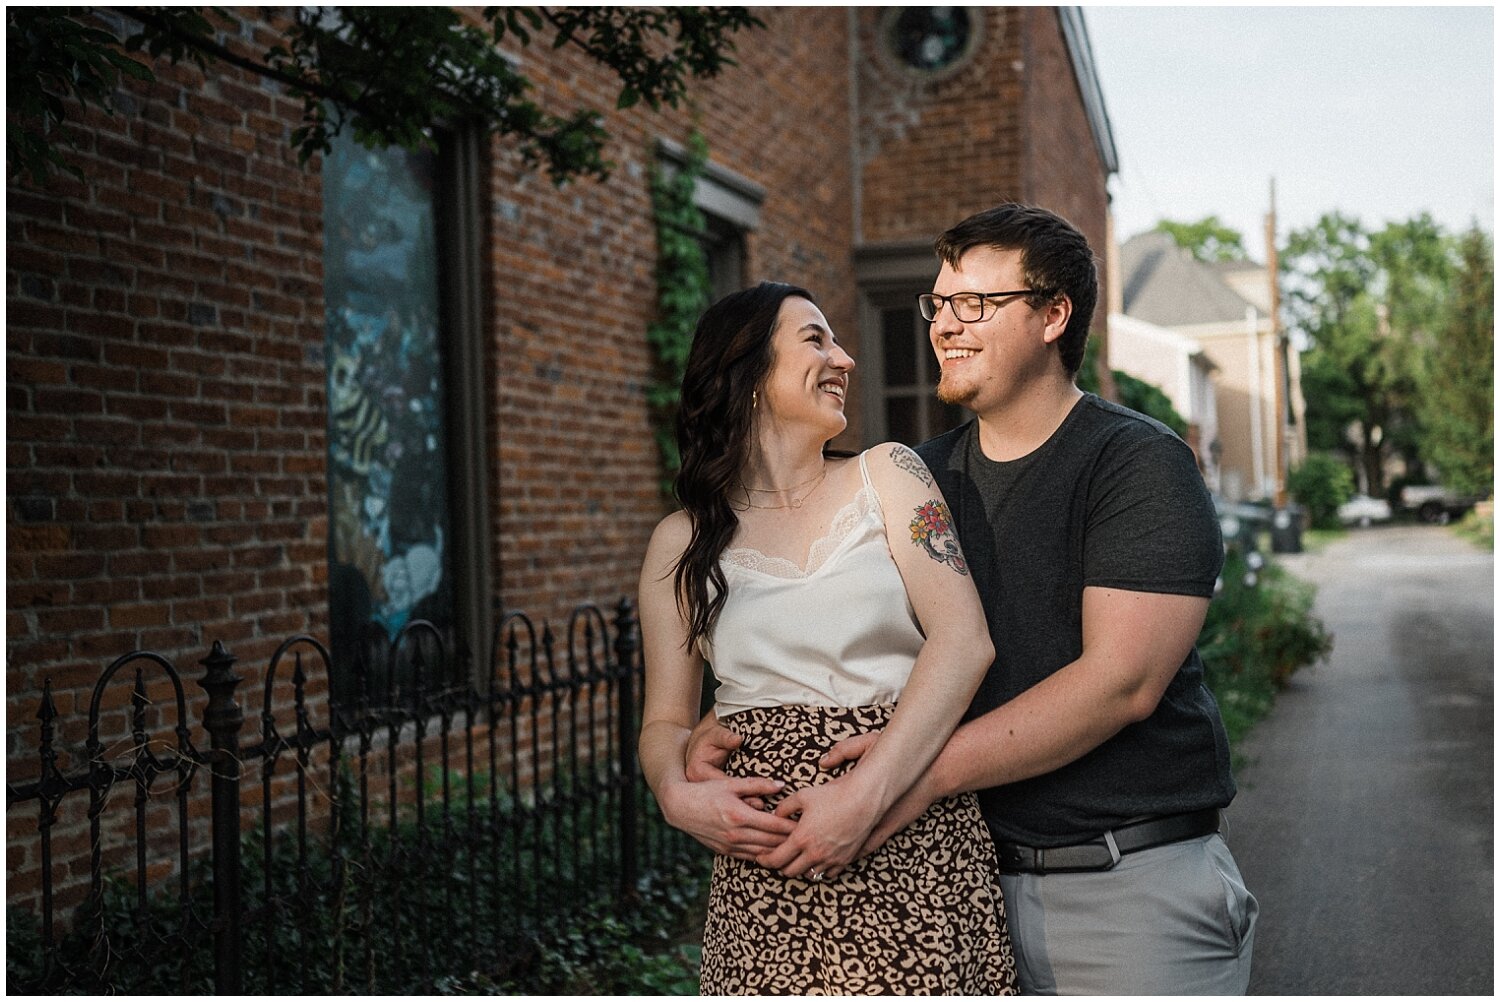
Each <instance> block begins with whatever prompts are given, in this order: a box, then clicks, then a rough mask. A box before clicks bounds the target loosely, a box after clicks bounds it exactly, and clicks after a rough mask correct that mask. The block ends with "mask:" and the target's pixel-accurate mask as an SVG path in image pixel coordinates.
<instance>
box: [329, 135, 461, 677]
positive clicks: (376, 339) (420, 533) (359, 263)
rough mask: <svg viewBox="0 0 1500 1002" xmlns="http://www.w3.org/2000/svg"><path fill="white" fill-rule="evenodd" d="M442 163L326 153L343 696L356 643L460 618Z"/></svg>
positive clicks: (335, 610) (333, 521) (332, 503)
mask: <svg viewBox="0 0 1500 1002" xmlns="http://www.w3.org/2000/svg"><path fill="white" fill-rule="evenodd" d="M434 168H435V163H434V158H433V156H432V155H430V154H426V153H410V152H407V151H404V150H401V149H399V148H391V149H388V150H384V151H372V150H366V149H364V148H363V147H361V146H359V145H358V144H356V143H354V142H353V141H352V140H350V139H347V138H342V137H341V138H340V139H339V140H338V141H337V143H336V146H335V149H334V151H333V152H332V153H331V154H330V155H329V156H327V157H325V158H324V164H323V205H324V210H323V214H324V218H323V222H324V251H323V270H324V295H325V299H326V323H327V363H328V401H329V408H328V412H329V429H328V442H329V463H328V470H329V476H328V486H329V495H330V496H329V513H330V520H329V521H330V530H329V591H330V596H329V597H330V618H331V620H332V622H331V624H330V632H331V634H332V636H331V639H332V642H333V654H334V661H335V675H336V677H335V679H334V680H333V682H334V691H335V694H336V695H350V694H352V692H353V685H354V683H353V677H352V668H353V663H354V659H355V657H356V654H357V652H358V651H359V650H360V649H361V644H363V643H367V642H369V641H370V640H371V639H372V638H376V637H384V638H385V639H387V640H388V639H390V638H393V637H395V635H396V634H397V633H398V632H399V631H400V630H401V628H402V627H403V626H404V625H406V623H408V622H410V621H411V620H413V619H428V620H432V621H433V622H434V623H436V624H437V625H438V626H439V628H441V629H442V630H443V631H444V632H445V633H450V628H451V625H452V609H453V598H452V583H451V582H452V574H451V573H450V568H451V561H450V559H449V555H448V545H449V541H450V539H451V535H450V532H449V525H448V498H447V481H448V477H447V463H446V458H445V457H446V453H445V449H446V444H445V440H444V427H443V414H444V400H443V367H442V357H441V348H442V343H441V337H440V331H439V316H440V310H439V302H438V296H439V291H438V272H437V268H438V261H437V247H436V243H437V239H436V233H435V229H436V226H435V215H436V205H435V192H434V176H435V170H434ZM450 635H451V633H450ZM384 681H385V680H384V679H381V680H377V682H376V684H380V683H383V682H384Z"/></svg>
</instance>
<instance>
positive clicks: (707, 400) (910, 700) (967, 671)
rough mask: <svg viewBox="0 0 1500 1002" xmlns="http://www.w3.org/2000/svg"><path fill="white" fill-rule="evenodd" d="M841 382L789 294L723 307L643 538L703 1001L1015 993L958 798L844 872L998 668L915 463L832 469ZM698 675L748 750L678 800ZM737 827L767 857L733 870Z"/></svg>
mask: <svg viewBox="0 0 1500 1002" xmlns="http://www.w3.org/2000/svg"><path fill="white" fill-rule="evenodd" d="M853 369H854V360H853V359H852V358H850V357H849V355H848V354H847V353H846V352H845V351H844V350H843V348H841V347H840V346H839V344H838V341H837V340H836V339H835V338H834V336H833V332H832V331H831V330H830V329H829V326H828V321H827V320H826V319H824V317H823V314H822V312H821V311H819V309H818V307H817V306H816V305H815V303H814V302H813V299H812V296H811V295H810V294H808V293H807V292H806V291H805V290H802V289H798V288H795V287H793V286H789V285H783V284H780V283H762V284H761V285H759V286H757V287H756V288H753V289H747V290H745V291H743V292H738V293H735V294H733V295H730V296H727V297H725V298H724V299H722V300H720V301H719V302H718V303H716V304H714V305H713V306H712V307H711V308H710V309H709V310H708V311H707V312H706V313H705V314H704V315H703V318H702V319H701V320H700V321H699V324H698V329H697V331H696V332H695V334H694V338H693V346H692V350H691V352H690V354H689V357H688V364H687V371H686V374H685V376H684V379H683V386H682V403H681V410H680V415H679V418H678V426H677V437H678V444H679V447H680V449H681V454H682V471H681V473H680V474H679V476H678V478H677V485H676V487H677V496H678V499H679V500H680V501H681V503H682V505H683V509H684V510H682V511H679V512H676V513H674V514H672V515H670V516H668V517H667V518H666V519H664V520H663V521H662V522H661V524H660V525H658V526H657V528H656V532H655V533H654V535H653V536H652V538H651V544H650V547H649V549H648V551H647V554H646V560H645V566H644V567H643V568H642V571H641V583H640V608H641V630H642V639H643V643H644V647H645V657H646V695H645V713H644V720H643V724H642V729H641V738H640V758H641V763H642V766H643V769H644V771H645V774H646V778H647V781H648V782H649V783H650V784H651V788H652V790H653V791H654V792H655V793H656V796H657V799H658V801H659V802H660V804H661V805H662V810H663V813H664V814H665V815H666V817H667V820H668V821H669V822H670V823H671V824H673V825H675V826H676V827H679V828H682V829H684V830H686V831H688V832H690V833H692V834H693V835H694V836H695V837H698V838H699V839H700V840H701V841H704V842H705V843H706V844H708V845H709V846H710V847H711V848H714V849H715V850H716V851H717V852H720V853H721V854H720V855H718V856H717V857H716V858H715V860H714V874H713V882H712V886H711V888H710V891H709V911H708V919H707V923H706V925H705V930H704V946H703V984H702V990H703V993H704V994H742V993H753V994H792V993H795V994H823V993H834V994H868V993H904V994H919V993H939V992H941V993H945V994H956V993H963V994H994V993H999V992H1008V991H1013V990H1014V989H1013V984H1014V964H1013V961H1012V959H1011V953H1010V943H1009V939H1008V936H1007V934H1006V932H1005V925H1004V912H1003V908H1002V905H1001V902H1000V890H999V885H998V882H997V881H996V878H995V876H994V874H995V863H994V851H993V847H992V845H991V843H990V839H989V835H988V833H987V832H986V830H985V828H984V824H983V822H982V820H981V818H980V815H979V810H978V807H977V805H976V804H975V802H974V800H973V798H972V796H965V797H962V798H954V799H952V800H948V801H944V802H942V803H939V804H935V805H934V806H933V807H932V808H931V809H929V810H928V812H927V813H926V814H924V815H923V816H922V817H921V818H919V819H918V820H917V821H916V822H914V823H913V824H911V825H910V826H908V827H907V828H906V829H905V830H903V831H902V832H900V833H898V834H897V835H896V836H894V837H893V838H892V839H890V840H889V841H888V842H887V843H886V844H885V845H884V846H883V847H882V848H881V849H880V850H878V851H877V852H875V853H873V854H871V855H870V856H868V857H867V858H865V859H861V860H858V861H856V856H857V855H858V852H859V850H860V847H861V845H862V844H863V843H864V841H865V838H866V837H867V836H868V835H869V833H870V832H871V830H872V829H873V827H874V826H875V823H876V822H877V821H878V820H879V819H880V817H881V816H882V815H883V814H884V813H885V811H886V809H887V808H888V807H890V805H891V804H892V803H894V802H895V800H896V799H897V798H898V797H900V796H901V794H902V793H904V792H905V791H906V790H907V789H908V787H910V786H911V784H912V783H913V781H915V780H916V778H917V777H918V776H919V775H921V773H922V772H923V770H924V769H926V767H927V766H928V765H929V764H930V763H931V761H932V760H933V758H934V757H935V756H936V755H937V753H938V751H939V750H940V749H941V748H942V746H943V743H944V741H945V740H946V739H947V737H948V735H949V734H950V733H951V732H952V731H953V729H954V727H955V726H956V725H957V723H958V721H959V719H960V717H961V716H962V714H963V712H964V710H965V709H966V708H967V706H968V704H969V700H970V698H971V697H972V695H973V693H974V690H975V689H976V688H977V686H978V684H979V680H980V677H981V676H982V675H983V673H984V671H985V669H986V668H987V667H988V666H989V664H990V662H991V661H992V660H993V657H994V650H993V648H992V647H991V645H990V641H989V636H988V633H987V631H986V629H985V623H984V615H983V612H982V610H981V608H980V604H979V599H978V596H977V595H976V594H975V591H974V586H973V583H972V582H971V581H970V580H969V577H968V571H967V568H966V567H965V565H964V562H963V558H962V555H961V553H960V551H959V548H958V542H957V539H956V538H955V537H954V535H953V532H952V529H951V528H950V526H949V520H948V518H947V509H946V506H945V505H944V503H943V499H942V496H941V495H940V493H939V492H938V490H937V488H936V486H934V484H933V481H932V477H931V475H930V474H929V473H928V471H927V469H926V467H925V466H923V465H922V462H921V460H920V459H918V458H917V456H916V454H915V453H913V452H912V451H911V450H910V449H907V448H905V447H904V446H900V445H892V444H890V443H887V444H885V445H882V446H877V447H876V448H874V449H871V450H869V451H868V452H866V453H864V454H863V455H860V456H858V457H836V456H832V455H829V454H827V453H825V451H824V446H825V444H826V443H827V442H828V441H829V440H830V439H832V438H833V437H834V436H836V435H838V434H839V433H840V432H841V431H843V430H844V427H845V425H846V423H847V421H846V419H845V417H844V399H845V395H846V394H847V392H848V388H849V374H850V372H851V371H852V370H853ZM705 659H707V661H708V662H709V663H710V664H712V666H713V668H714V674H715V676H716V677H717V679H718V682H719V688H718V690H717V691H716V693H715V698H716V703H715V712H716V714H717V716H718V717H719V719H720V722H721V723H724V724H725V725H726V726H728V727H730V728H731V729H732V730H734V731H736V732H738V733H739V734H740V735H741V737H742V739H743V741H742V744H741V746H740V748H739V750H738V751H737V752H736V754H735V755H734V757H733V758H732V760H731V762H730V763H729V766H728V767H727V770H726V771H727V773H728V774H729V776H730V778H728V779H725V780H714V781H708V782H701V783H690V782H688V781H687V779H686V776H685V774H684V770H683V757H684V751H685V748H686V744H687V741H688V736H689V733H690V732H691V730H692V728H693V726H694V725H695V724H696V723H697V715H698V707H699V699H700V695H701V693H700V689H701V679H702V668H703V663H704V660H705ZM898 700H899V707H896V706H895V705H893V704H896V703H897V701H898ZM874 729H880V730H881V731H882V736H881V739H880V740H879V741H878V742H876V743H875V746H874V747H873V749H872V750H870V751H869V752H868V753H867V754H866V755H865V756H864V758H863V759H861V760H860V762H859V764H858V768H854V769H849V770H845V771H843V772H842V773H841V774H838V775H835V774H833V773H829V772H821V771H820V770H819V768H818V758H819V756H820V755H822V754H823V753H824V752H826V751H827V750H828V749H829V748H830V747H831V746H832V745H833V744H834V743H835V742H836V741H838V740H840V739H841V738H844V737H849V736H851V735H853V734H857V733H861V732H863V731H868V730H874ZM773 805H774V806H775V811H774V813H771V812H769V811H768V810H765V809H758V808H762V807H765V808H769V807H770V806H773ZM731 828H735V829H740V830H741V831H740V833H739V834H738V835H737V836H736V839H735V841H736V842H737V843H738V844H740V845H741V846H743V845H744V844H746V843H748V842H752V841H754V842H757V843H758V845H759V846H760V847H761V849H760V851H759V852H757V853H754V854H753V855H752V854H751V852H749V851H747V850H744V849H741V850H739V853H740V854H739V856H738V857H737V858H736V857H733V856H730V855H724V854H723V853H725V852H727V851H728V850H729V847H728V844H727V842H726V841H725V832H726V831H727V830H728V829H731ZM746 832H749V833H753V837H752V836H747V835H746V834H745V833H746ZM763 863H764V864H765V865H762V864H763Z"/></svg>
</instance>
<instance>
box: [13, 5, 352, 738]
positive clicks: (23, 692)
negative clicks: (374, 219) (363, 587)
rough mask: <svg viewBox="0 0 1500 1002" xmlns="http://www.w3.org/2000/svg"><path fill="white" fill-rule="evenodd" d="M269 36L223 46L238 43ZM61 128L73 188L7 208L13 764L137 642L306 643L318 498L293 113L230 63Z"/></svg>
mask: <svg viewBox="0 0 1500 1002" xmlns="http://www.w3.org/2000/svg"><path fill="white" fill-rule="evenodd" d="M259 30H261V26H257V25H252V26H250V27H249V28H247V30H246V31H245V32H243V33H237V34H235V35H233V36H229V37H226V38H225V39H224V40H225V41H226V42H227V43H228V44H230V45H231V46H232V47H234V48H237V49H240V50H245V51H249V50H250V49H252V48H253V47H254V46H255V45H262V46H263V44H264V40H263V39H256V40H254V41H252V40H251V38H250V35H251V34H252V33H253V32H257V31H259ZM158 77H159V80H158V82H157V83H156V84H154V85H150V86H143V85H132V86H128V87H127V88H125V89H124V90H123V91H122V92H121V93H120V94H119V95H118V97H117V104H118V105H119V108H120V113H119V114H117V115H114V116H105V115H103V114H100V113H98V112H90V113H89V114H88V115H87V116H85V117H84V118H82V119H81V120H80V121H78V122H76V123H74V124H70V125H68V126H66V127H65V128H66V129H67V131H68V132H69V133H70V134H71V135H73V136H75V137H77V138H78V140H79V145H80V147H81V151H80V152H79V153H78V154H76V155H74V156H73V161H74V162H75V163H77V164H78V166H80V167H81V168H82V169H83V171H84V173H85V180H83V181H81V182H80V181H75V180H73V179H72V178H70V177H63V178H59V179H56V180H54V181H53V182H52V183H51V184H50V185H48V187H47V188H46V189H45V190H43V191H40V192H38V191H34V190H31V189H27V188H17V187H15V186H12V188H11V190H10V192H9V197H8V202H7V225H8V232H7V266H6V286H7V288H6V293H7V309H8V325H7V338H8V340H7V372H8V383H9V393H8V399H7V411H8V417H9V425H8V429H9V430H8V435H7V446H8V485H7V505H6V515H7V528H8V533H9V537H8V538H9V542H8V548H7V559H8V575H7V610H8V619H7V627H8V630H7V637H6V643H7V662H8V667H7V678H6V691H7V700H8V704H7V711H8V714H9V719H10V721H11V727H12V728H13V729H12V730H11V732H10V748H9V750H10V752H11V754H12V755H14V753H15V752H16V751H17V740H16V732H15V730H14V727H16V726H18V725H19V724H20V722H21V721H22V719H23V717H29V716H30V714H31V713H32V712H34V709H35V698H36V694H37V692H38V690H39V689H40V687H41V682H42V679H43V678H44V677H50V678H52V679H53V682H54V686H55V687H56V690H57V697H56V698H57V700H58V704H59V707H58V708H59V710H60V711H61V712H68V710H70V709H71V708H72V705H73V704H72V701H71V694H72V690H74V689H75V688H76V687H79V686H82V685H85V684H92V682H93V680H94V678H96V677H97V676H98V674H99V672H100V669H101V667H102V666H103V665H104V664H107V663H108V660H109V659H111V658H113V657H114V656H115V655H117V654H120V653H123V652H125V651H128V650H130V649H132V648H135V647H145V648H153V649H157V650H164V651H167V652H179V651H181V652H196V653H197V656H201V655H202V654H204V653H206V652H207V647H206V645H207V642H208V641H209V640H210V639H222V640H225V641H226V642H230V643H235V644H237V645H239V646H238V648H237V653H240V654H241V655H242V656H257V655H262V654H266V653H269V650H270V648H271V647H274V644H273V643H272V644H270V646H267V645H268V643H270V642H269V640H268V639H267V638H270V637H273V636H282V635H285V634H288V633H292V632H296V631H300V630H306V629H321V628H322V626H323V619H324V614H325V608H326V598H325V595H324V593H323V587H322V586H323V580H324V570H323V559H324V554H325V547H326V543H325V539H324V537H325V514H326V500H325V486H324V480H323V457H324V452H325V441H324V424H325V422H324V376H323V371H322V365H321V361H320V359H321V343H322V341H321V339H322V300H321V286H320V273H321V261H320V250H321V218H320V206H319V198H318V178H317V173H316V170H312V171H304V170H302V169H301V168H300V167H299V166H298V165H297V163H296V159H295V156H294V154H292V153H291V152H289V151H288V149H287V148H286V144H285V135H286V133H287V131H288V130H289V128H290V127H291V126H292V125H294V124H295V123H296V121H297V120H298V118H299V117H300V110H301V109H300V103H297V102H293V101H291V100H289V99H287V98H285V97H283V96H281V95H279V94H278V93H277V92H275V91H273V90H271V89H268V88H265V87H263V86H261V85H260V84H259V83H258V82H257V81H256V80H255V79H254V78H253V77H251V76H249V75H246V74H243V73H241V72H239V71H236V70H233V69H227V70H223V71H216V72H215V73H214V74H213V75H212V76H211V77H210V78H209V79H207V80H205V79H204V78H203V75H202V74H201V72H200V71H198V70H197V69H196V68H195V67H191V66H179V67H171V66H166V65H163V66H160V67H158Z"/></svg>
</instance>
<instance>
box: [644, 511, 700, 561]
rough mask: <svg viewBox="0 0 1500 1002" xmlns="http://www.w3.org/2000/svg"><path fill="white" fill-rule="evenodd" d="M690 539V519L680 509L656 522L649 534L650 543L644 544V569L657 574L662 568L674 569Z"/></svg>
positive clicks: (691, 527) (691, 525)
mask: <svg viewBox="0 0 1500 1002" xmlns="http://www.w3.org/2000/svg"><path fill="white" fill-rule="evenodd" d="M692 539H693V520H692V517H691V516H689V515H688V513H687V512H685V511H682V510H680V509H679V510H678V511H674V512H672V514H670V515H668V516H667V517H666V518H664V519H662V520H661V521H660V522H657V523H656V528H655V529H653V530H652V532H651V542H650V543H648V544H646V561H645V563H646V567H647V568H648V569H653V570H656V571H658V572H659V571H660V570H661V569H663V568H666V569H675V568H676V566H677V561H678V560H679V559H680V558H681V557H682V554H683V551H685V550H686V549H687V547H688V543H690V542H691V541H692Z"/></svg>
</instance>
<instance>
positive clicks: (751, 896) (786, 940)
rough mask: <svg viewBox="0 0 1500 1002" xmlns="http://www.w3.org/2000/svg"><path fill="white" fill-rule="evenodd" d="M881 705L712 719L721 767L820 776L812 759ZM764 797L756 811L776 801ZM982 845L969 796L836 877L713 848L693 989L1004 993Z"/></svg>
mask: <svg viewBox="0 0 1500 1002" xmlns="http://www.w3.org/2000/svg"><path fill="white" fill-rule="evenodd" d="M893 710H894V707H893V706H889V705H882V706H856V707H835V706H781V707H769V708H763V709H752V710H745V711H742V712H740V713H736V714H734V715H732V716H729V717H726V718H725V719H724V723H725V724H726V725H727V726H728V727H730V728H731V729H733V730H735V731H737V732H738V733H739V734H741V735H743V736H744V743H743V744H742V745H741V746H740V749H739V751H738V752H736V753H735V755H734V756H733V757H732V758H731V760H730V762H729V765H728V767H727V769H726V771H727V772H728V773H729V775H731V776H766V777H769V778H772V779H781V780H784V781H785V782H786V784H787V786H786V792H785V794H783V796H784V795H786V794H790V793H792V792H794V791H796V790H798V789H801V788H802V787H805V786H808V785H815V784H818V783H823V782H827V781H828V780H829V779H832V778H833V777H834V775H836V774H837V770H835V771H834V772H831V773H830V772H823V771H821V770H819V768H818V759H819V757H821V756H822V754H823V753H824V752H825V751H827V750H828V749H829V748H831V747H832V746H833V745H834V744H835V743H836V742H838V741H840V740H842V739H843V738H846V737H851V736H852V735H855V734H860V733H863V732H865V731H870V730H876V729H879V728H881V727H884V726H885V723H886V721H887V720H889V719H890V715H891V712H892V711H893ZM776 799H779V798H773V800H772V801H771V803H770V804H768V809H770V808H771V807H774V806H775V800H776ZM996 873H997V869H996V864H995V850H994V846H993V844H992V843H991V842H990V836H989V832H988V830H987V829H986V828H985V825H984V820H983V818H982V817H981V816H980V813H979V805H978V803H977V802H976V801H975V799H974V797H973V795H972V794H965V795H963V796H960V797H954V798H951V799H949V800H944V801H941V802H939V803H936V804H933V805H932V806H931V807H930V808H928V809H927V812H926V813H925V814H923V815H922V816H921V817H920V818H918V819H917V820H916V821H914V822H913V823H912V824H910V825H908V826H907V827H906V828H905V829H903V830H902V831H900V832H898V833H897V834H896V835H894V836H892V837H891V839H890V840H889V841H887V842H886V843H885V845H883V846H882V847H881V848H880V849H879V850H878V851H877V852H874V853H872V854H871V855H869V856H867V857H866V858H864V859H862V860H859V861H857V862H855V863H854V864H853V865H852V866H850V867H849V868H848V869H846V870H845V871H844V872H843V873H841V874H840V875H839V876H838V877H837V878H836V879H834V880H831V881H827V882H822V883H812V882H810V881H807V880H801V879H793V878H787V877H783V876H782V875H781V874H779V873H776V872H774V871H771V870H767V869H765V868H764V867H761V866H759V865H757V864H755V863H748V862H744V861H742V860H738V859H733V858H731V857H728V856H717V857H715V859H714V872H713V883H712V885H711V886H710V888H709V897H708V920H707V922H706V924H705V926H704V932H703V979H702V992H703V994H705V995H938V994H942V995H1001V994H1014V993H1015V991H1016V987H1015V985H1016V981H1015V960H1014V958H1013V956H1012V954H1011V947H1010V935H1009V933H1008V932H1007V931H1006V927H1005V906H1004V903H1003V902H1002V900H1001V897H1000V883H999V879H998V877H997V875H996Z"/></svg>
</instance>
